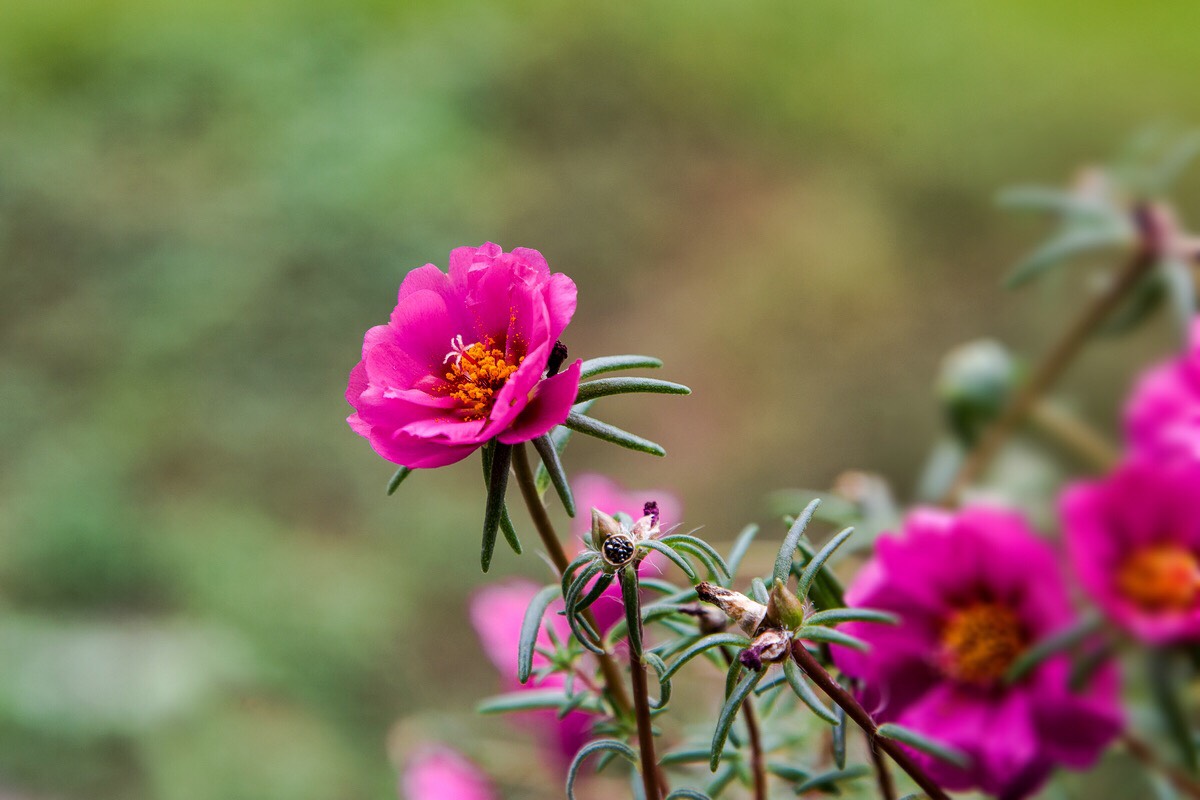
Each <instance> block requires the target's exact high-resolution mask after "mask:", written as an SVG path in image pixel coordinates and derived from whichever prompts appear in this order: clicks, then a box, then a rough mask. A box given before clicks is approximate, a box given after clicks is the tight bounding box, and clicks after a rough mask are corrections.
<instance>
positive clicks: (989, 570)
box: [834, 507, 1121, 800]
mask: <svg viewBox="0 0 1200 800" xmlns="http://www.w3.org/2000/svg"><path fill="white" fill-rule="evenodd" d="M846 600H847V603H848V604H850V605H853V606H863V607H868V608H876V609H882V610H885V611H891V612H893V613H895V614H897V615H899V616H900V618H901V620H902V622H901V624H900V625H898V626H895V627H890V626H885V625H876V624H870V623H851V624H848V625H845V626H843V630H845V631H846V633H849V634H851V635H853V636H857V637H858V638H860V639H862V640H864V641H866V642H867V643H868V644H869V645H871V651H870V652H869V653H860V652H857V651H853V650H849V649H846V648H842V647H837V648H834V659H835V661H836V663H837V665H838V667H839V668H841V669H842V671H843V672H845V673H846V674H848V675H850V676H853V677H855V678H858V679H860V680H861V681H862V682H863V686H864V689H863V691H862V696H863V700H864V702H865V703H866V704H867V706H868V708H875V709H877V710H876V716H877V718H878V719H879V721H880V722H894V723H896V724H899V725H903V726H905V727H907V728H910V729H912V730H915V731H917V732H919V733H922V734H924V735H926V736H928V737H930V738H932V739H935V740H938V741H941V742H943V743H945V744H947V745H950V746H951V747H954V748H956V749H958V750H960V751H962V752H963V753H965V754H966V755H967V756H968V758H969V759H970V762H969V765H968V766H967V767H966V768H960V767H956V766H953V765H951V764H949V763H947V762H945V761H943V760H939V759H936V758H934V757H932V756H929V755H926V754H923V753H918V752H915V751H914V752H913V756H914V758H916V759H918V760H919V761H920V762H921V764H922V766H924V767H925V768H926V769H927V770H928V771H929V773H930V774H931V776H933V777H934V779H935V780H937V781H939V782H940V783H942V785H944V786H945V787H947V788H949V789H954V790H961V789H967V788H971V787H978V788H981V789H982V790H984V791H985V792H988V793H989V794H994V795H997V796H999V797H1002V798H1011V799H1013V800H1015V799H1016V798H1021V797H1025V796H1027V795H1029V794H1030V793H1032V792H1033V791H1034V790H1035V789H1036V788H1037V787H1038V786H1040V785H1041V784H1042V782H1043V781H1044V780H1045V779H1046V778H1047V777H1048V776H1049V774H1050V772H1051V770H1052V769H1053V767H1054V766H1055V765H1056V764H1063V765H1066V766H1070V767H1076V768H1079V767H1086V766H1088V765H1090V764H1091V763H1092V762H1093V761H1094V760H1095V759H1096V758H1097V756H1098V755H1099V754H1100V752H1101V751H1102V750H1103V749H1104V748H1105V746H1107V745H1108V743H1109V742H1111V741H1112V739H1113V738H1114V737H1115V736H1116V735H1117V733H1118V732H1119V730H1120V727H1121V711H1120V706H1119V705H1118V698H1117V676H1116V671H1115V669H1114V668H1113V667H1112V666H1111V665H1106V666H1105V667H1103V668H1102V669H1101V670H1100V671H1099V672H1098V673H1097V674H1096V676H1095V677H1094V678H1093V680H1092V681H1091V683H1090V684H1089V685H1088V687H1087V688H1086V689H1085V690H1083V691H1081V692H1079V693H1075V692H1072V691H1071V689H1070V688H1069V687H1068V680H1069V671H1070V664H1069V663H1068V660H1067V656H1065V655H1062V654H1060V655H1058V656H1055V657H1052V658H1050V659H1048V660H1046V661H1044V662H1042V663H1041V665H1040V666H1038V667H1037V668H1035V669H1034V670H1032V671H1031V672H1030V673H1029V674H1028V675H1026V676H1025V677H1024V678H1022V679H1021V680H1019V681H1016V682H1015V683H1008V682H1006V681H1005V677H1004V676H1005V674H1006V673H1007V672H1008V670H1009V667H1010V666H1011V665H1012V664H1013V662H1014V661H1015V660H1016V658H1017V657H1018V656H1019V655H1020V654H1021V653H1022V652H1023V651H1024V650H1025V649H1026V648H1027V647H1029V646H1030V645H1031V644H1033V643H1035V642H1037V641H1038V640H1040V639H1042V638H1044V637H1046V636H1048V635H1050V634H1053V633H1055V632H1057V631H1060V630H1062V629H1063V628H1064V627H1067V626H1069V625H1071V624H1072V622H1073V620H1074V615H1073V612H1072V609H1071V606H1070V603H1069V601H1068V598H1067V592H1066V588H1065V585H1064V583H1063V580H1062V577H1061V575H1060V573H1059V570H1058V565H1057V562H1056V560H1055V557H1054V553H1053V551H1052V550H1051V548H1050V547H1049V546H1048V545H1047V544H1045V543H1044V542H1042V541H1041V540H1039V539H1038V538H1037V537H1036V536H1035V535H1034V534H1033V533H1032V532H1031V531H1030V530H1029V528H1028V526H1027V525H1026V523H1025V521H1024V520H1023V519H1022V517H1021V516H1019V515H1018V514H1015V513H1012V512H1007V511H1002V510H998V509H989V508H985V507H974V508H967V509H964V510H963V511H961V512H959V513H957V514H952V513H949V512H944V511H937V510H932V509H923V510H918V511H914V512H913V513H912V514H910V515H909V516H908V518H907V519H906V521H905V524H904V529H903V531H902V532H901V534H899V535H897V536H885V537H883V538H881V539H880V540H879V543H878V546H877V549H876V554H875V556H874V558H872V560H871V561H869V562H868V563H867V564H866V565H865V566H864V567H863V569H862V571H861V572H860V573H859V574H858V577H857V579H856V580H855V581H854V584H853V585H852V586H851V587H850V589H849V591H848V592H847V594H846Z"/></svg>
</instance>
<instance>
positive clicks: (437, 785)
mask: <svg viewBox="0 0 1200 800" xmlns="http://www.w3.org/2000/svg"><path fill="white" fill-rule="evenodd" d="M399 788H400V798H401V800H496V798H497V794H496V792H495V790H494V789H493V788H492V785H491V783H490V782H489V781H488V779H487V777H486V776H485V775H484V774H483V773H482V772H481V771H480V770H479V768H478V767H476V766H475V765H474V764H472V763H471V762H470V761H468V760H467V759H466V758H465V757H464V756H463V755H462V754H460V753H459V752H458V751H457V750H451V749H450V748H449V747H445V746H443V745H426V746H425V747H422V748H421V749H419V750H417V751H416V752H414V753H413V754H412V755H411V756H410V757H409V759H408V763H407V764H405V767H404V772H403V773H402V774H401V775H400V787H399Z"/></svg>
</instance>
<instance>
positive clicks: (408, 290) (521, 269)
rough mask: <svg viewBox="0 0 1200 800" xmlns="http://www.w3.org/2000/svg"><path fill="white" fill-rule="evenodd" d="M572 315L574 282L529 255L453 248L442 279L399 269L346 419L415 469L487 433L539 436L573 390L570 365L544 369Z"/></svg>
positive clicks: (463, 451) (516, 438)
mask: <svg viewBox="0 0 1200 800" xmlns="http://www.w3.org/2000/svg"><path fill="white" fill-rule="evenodd" d="M574 313H575V284H574V283H573V282H572V281H571V279H570V278H568V277H567V276H566V275H562V274H560V273H555V274H551V273H550V268H549V267H548V266H547V265H546V259H544V258H542V254H541V253H539V252H537V251H536V250H528V249H526V248H522V247H518V248H517V249H515V250H513V251H512V252H511V253H505V252H504V251H503V250H501V249H500V248H499V247H498V246H497V245H494V244H491V243H488V244H485V245H483V246H482V247H478V248H476V247H459V248H456V249H455V250H453V251H451V253H450V274H449V275H447V274H445V273H443V272H442V271H441V270H439V269H438V268H437V267H435V266H434V265H433V264H426V265H425V266H423V267H421V268H420V269H416V270H413V271H412V272H410V273H408V275H407V276H405V278H404V282H403V283H401V284H400V298H399V301H398V302H397V304H396V308H395V309H394V310H393V311H392V316H391V320H390V321H389V322H388V324H386V325H379V326H376V327H374V328H371V329H370V330H368V331H367V333H366V336H365V337H364V338H363V349H362V360H361V361H360V362H359V363H358V364H357V365H356V366H355V367H354V369H353V370H352V371H351V372H350V384H349V386H348V388H347V389H346V400H347V401H348V402H349V403H350V405H352V406H354V409H355V413H354V414H351V415H350V417H349V418H348V419H347V421H348V422H349V423H350V427H351V428H353V429H354V432H355V433H357V434H359V435H360V436H364V437H366V438H367V440H368V441H370V443H371V446H372V447H373V448H375V452H377V453H379V455H381V456H383V457H384V458H386V459H387V460H388V461H393V462H395V463H397V464H401V465H403V466H406V467H410V468H414V469H415V468H418V467H421V468H424V467H441V466H445V465H446V464H453V463H454V462H456V461H460V460H462V459H463V458H466V457H467V456H468V455H470V454H471V453H472V452H474V451H475V450H476V449H477V448H478V447H480V446H481V445H483V444H484V443H486V442H487V441H489V440H490V439H492V438H499V439H500V441H501V442H503V443H505V444H515V443H517V442H523V441H527V440H529V439H533V438H536V437H538V436H541V435H542V434H543V433H546V432H547V431H549V430H550V429H551V428H553V427H554V426H555V425H557V424H559V423H561V422H563V420H565V419H566V418H567V414H568V413H569V412H570V409H571V403H572V402H574V400H575V392H576V389H578V387H579V369H580V362H579V361H576V362H575V363H574V364H572V365H571V366H570V367H568V368H567V369H566V370H565V371H563V372H561V373H557V374H553V375H547V372H548V369H547V368H548V366H550V367H551V369H549V372H554V371H555V370H556V369H557V365H553V364H551V361H550V359H551V353H552V351H553V350H554V346H555V343H556V342H557V341H558V337H559V336H561V335H562V332H563V329H564V328H566V327H567V323H568V322H570V321H571V316H572V315H573V314H574ZM559 358H560V359H561V356H559Z"/></svg>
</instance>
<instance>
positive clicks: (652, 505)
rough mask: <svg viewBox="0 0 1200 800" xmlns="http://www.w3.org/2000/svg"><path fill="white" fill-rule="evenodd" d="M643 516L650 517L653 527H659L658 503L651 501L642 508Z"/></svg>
mask: <svg viewBox="0 0 1200 800" xmlns="http://www.w3.org/2000/svg"><path fill="white" fill-rule="evenodd" d="M642 516H643V517H649V518H650V524H651V525H657V524H658V501H657V500H651V501H650V502H649V503H646V504H645V505H644V506H642Z"/></svg>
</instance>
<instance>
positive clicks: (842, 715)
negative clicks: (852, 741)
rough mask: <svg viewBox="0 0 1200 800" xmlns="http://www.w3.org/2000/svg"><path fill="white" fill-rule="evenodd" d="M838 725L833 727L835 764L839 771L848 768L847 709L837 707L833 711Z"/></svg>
mask: <svg viewBox="0 0 1200 800" xmlns="http://www.w3.org/2000/svg"><path fill="white" fill-rule="evenodd" d="M833 714H834V716H835V717H837V723H836V724H834V726H833V742H832V749H833V763H834V764H836V765H837V768H838V769H845V768H846V728H847V727H848V726H847V725H846V709H844V708H842V707H841V706H837V707H835V708H834V710H833Z"/></svg>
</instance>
